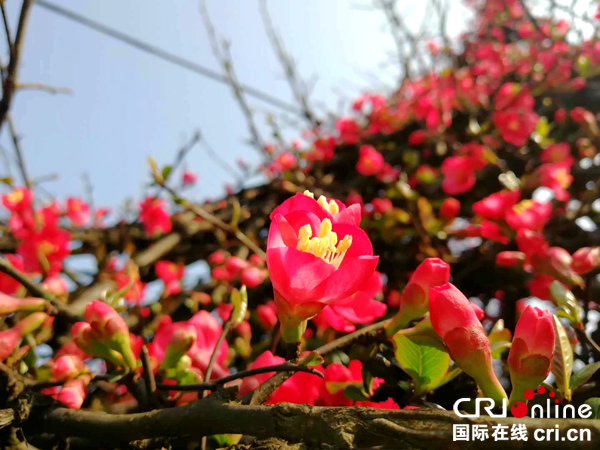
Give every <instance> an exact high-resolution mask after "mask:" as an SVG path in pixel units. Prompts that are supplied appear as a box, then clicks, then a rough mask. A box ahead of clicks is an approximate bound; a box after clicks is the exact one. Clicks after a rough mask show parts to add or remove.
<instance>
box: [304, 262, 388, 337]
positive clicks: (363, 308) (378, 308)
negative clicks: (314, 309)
mask: <svg viewBox="0 0 600 450" xmlns="http://www.w3.org/2000/svg"><path fill="white" fill-rule="evenodd" d="M382 287H383V283H382V281H381V274H380V273H379V272H377V271H376V272H374V273H373V275H372V276H371V278H370V279H369V281H367V283H366V284H365V285H364V286H363V287H362V288H361V290H359V291H358V292H357V293H356V294H354V295H352V296H351V297H348V298H347V299H345V300H340V301H338V302H336V303H335V304H333V305H331V306H326V307H325V308H324V309H323V311H321V312H320V313H319V314H317V315H316V316H315V318H314V321H315V323H316V324H317V326H319V327H321V328H328V327H329V326H331V327H332V328H333V329H334V330H337V331H342V332H345V333H349V332H352V331H354V330H356V326H355V325H354V324H356V323H360V324H367V323H373V322H374V321H375V320H376V319H378V318H379V317H381V316H383V315H384V314H385V311H386V310H387V305H386V304H385V303H382V302H379V301H377V300H375V299H374V297H375V296H376V295H377V294H379V293H380V292H381V288H382Z"/></svg>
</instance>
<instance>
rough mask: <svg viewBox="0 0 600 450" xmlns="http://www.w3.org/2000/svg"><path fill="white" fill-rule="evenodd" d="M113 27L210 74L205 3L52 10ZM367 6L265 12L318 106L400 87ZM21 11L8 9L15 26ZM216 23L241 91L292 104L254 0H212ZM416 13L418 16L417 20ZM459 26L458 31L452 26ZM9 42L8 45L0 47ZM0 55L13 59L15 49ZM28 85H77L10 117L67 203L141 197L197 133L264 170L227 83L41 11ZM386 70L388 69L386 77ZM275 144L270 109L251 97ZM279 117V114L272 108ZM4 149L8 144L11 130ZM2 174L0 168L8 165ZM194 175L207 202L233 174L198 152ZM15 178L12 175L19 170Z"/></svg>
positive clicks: (360, 0)
mask: <svg viewBox="0 0 600 450" xmlns="http://www.w3.org/2000/svg"><path fill="white" fill-rule="evenodd" d="M53 1H54V2H55V3H56V4H59V5H61V6H63V7H65V8H69V9H72V10H73V11H76V12H78V13H80V14H82V15H85V16H87V17H89V18H92V19H94V20H96V21H98V22H101V23H103V24H106V25H108V26H110V27H113V28H116V29H118V30H121V31H123V32H125V33H128V34H130V35H132V36H134V37H136V38H139V39H141V40H144V41H146V42H148V43H151V44H153V45H155V46H158V47H160V48H162V49H165V50H167V51H169V52H172V53H175V54H177V55H180V56H182V57H184V58H187V59H190V60H192V61H195V62H198V63H200V64H203V65H205V66H207V67H210V68H212V69H215V70H217V71H218V70H219V66H218V64H217V62H216V61H215V59H214V57H213V55H212V53H211V51H210V47H209V44H208V38H207V35H206V32H205V30H204V27H203V24H202V20H201V16H200V13H199V2H198V1H197V0H179V1H172V2H164V1H159V0H145V1H144V2H132V1H130V2H123V1H121V0H103V1H80V0H79V1H78V0H53ZM370 4H371V2H370V1H369V0H352V1H347V0H329V1H320V0H303V1H301V2H299V1H297V2H292V1H273V0H271V1H270V2H269V3H268V5H269V9H270V11H271V16H272V18H273V21H274V22H275V24H276V27H277V28H278V30H279V31H280V33H281V35H282V36H283V40H284V42H285V45H286V47H287V49H288V50H289V51H290V52H291V53H292V54H293V55H294V57H295V59H296V60H297V62H298V67H299V71H300V73H301V74H302V75H303V76H304V77H305V79H311V78H312V77H316V80H317V82H316V85H315V88H314V91H313V98H314V100H316V101H318V102H321V103H322V104H324V105H327V107H328V108H329V109H330V110H332V111H336V112H341V111H343V110H344V109H343V108H342V109H340V107H339V101H340V99H341V98H342V94H343V96H344V97H345V99H346V100H348V99H351V98H352V97H353V96H355V95H357V94H358V93H359V92H361V90H369V89H372V88H373V87H375V85H374V83H373V80H372V79H371V77H370V76H369V75H368V74H374V75H377V77H379V78H382V79H384V80H386V81H389V82H392V80H394V78H395V77H396V76H397V73H398V72H397V70H398V69H397V67H394V66H390V65H389V61H390V59H391V58H392V55H393V54H394V51H395V50H394V46H393V41H392V39H391V38H390V36H389V35H388V33H387V28H386V25H385V19H384V16H383V14H382V13H380V12H378V11H368V10H365V8H364V7H365V6H366V7H369V5H370ZM19 6H20V1H16V0H13V1H9V2H7V8H8V12H9V16H10V19H11V20H12V24H13V30H14V29H16V16H17V13H18V8H19ZM207 6H208V10H209V13H210V15H211V17H212V21H213V23H214V25H215V27H216V29H217V30H218V32H219V33H220V35H222V36H224V37H226V38H228V39H229V40H230V41H231V43H232V46H231V52H232V56H233V60H234V65H235V69H236V71H237V73H238V76H239V78H240V80H241V81H242V82H243V83H246V84H248V85H251V86H253V87H256V88H258V89H261V90H264V91H267V92H269V93H271V94H272V95H275V96H277V97H279V98H281V99H283V100H286V101H289V102H292V95H291V92H290V90H289V88H288V86H287V84H286V82H285V80H284V79H283V77H282V70H281V68H280V66H279V64H278V62H277V60H276V58H275V56H274V53H273V51H272V49H271V47H270V45H269V42H268V40H267V37H266V35H265V32H264V28H263V23H262V21H261V19H260V15H259V9H258V2H257V1H255V0H245V1H233V0H208V1H207ZM417 13H418V11H417ZM460 21H461V19H460V18H459V19H457V20H453V21H451V22H452V26H453V27H454V29H457V22H460ZM0 41H1V42H2V43H3V44H4V39H2V40H0ZM3 50H4V53H3V54H4V56H3V59H4V60H6V49H3ZM22 61H23V62H22V68H21V71H20V80H21V82H23V83H27V82H36V83H44V84H47V85H51V86H60V87H69V88H71V89H72V90H73V93H72V94H69V95H64V94H60V95H51V94H48V93H46V92H40V91H20V92H18V94H17V96H16V98H15V101H14V104H13V109H12V114H13V117H14V122H15V125H16V127H17V129H18V131H19V134H20V135H21V136H22V138H23V139H22V148H23V151H24V153H25V158H26V161H27V167H28V170H29V173H30V176H31V177H32V178H36V177H40V176H44V175H48V174H51V173H56V174H58V175H60V178H59V179H58V180H57V181H52V182H49V183H45V184H44V187H45V188H46V189H47V190H48V191H50V192H51V193H52V194H55V195H57V197H58V199H64V198H65V197H66V196H68V195H82V194H83V187H82V182H81V174H82V173H83V172H88V173H89V175H90V177H91V180H92V183H93V185H94V188H95V191H94V199H95V203H96V205H97V206H100V205H109V206H117V205H119V204H121V203H122V202H123V200H124V199H125V198H126V197H130V198H131V197H132V198H133V199H134V200H135V201H139V199H140V197H141V195H142V193H143V184H144V182H146V181H147V180H148V175H147V174H148V169H147V164H146V156H148V155H152V156H153V157H155V158H156V159H157V160H158V161H159V163H161V164H167V163H169V162H171V161H172V159H173V157H174V154H175V152H176V150H177V149H178V148H179V147H180V146H181V145H182V144H184V143H185V142H186V141H187V139H188V138H189V137H190V136H191V135H192V134H193V132H194V130H196V129H197V128H200V129H201V130H202V132H203V135H204V136H205V138H206V139H207V141H208V142H209V143H210V144H211V146H212V147H213V148H214V149H215V150H216V151H217V152H218V153H219V154H220V155H221V156H222V157H223V158H225V159H226V160H228V161H229V162H231V163H234V162H235V161H236V159H237V158H239V157H243V158H244V159H246V160H249V161H251V162H253V161H254V162H255V161H256V160H257V157H256V152H255V151H254V150H253V149H252V148H251V147H249V146H248V145H247V144H246V143H245V140H246V139H247V138H248V133H247V131H246V130H247V129H246V125H245V122H244V119H243V116H242V114H241V113H240V111H239V108H238V106H237V104H236V103H235V101H234V100H233V98H232V95H231V92H230V89H229V87H228V86H225V85H222V84H218V83H215V82H214V81H212V80H209V79H206V78H203V77H200V76H199V75H196V74H194V73H191V72H188V71H186V70H184V69H182V68H179V67H177V66H174V65H172V64H169V63H166V62H164V61H162V60H160V59H158V58H156V57H154V56H152V55H148V54H145V53H143V52H141V51H139V50H137V49H134V48H131V47H129V46H127V45H125V44H123V43H121V42H118V41H115V40H113V39H111V38H109V37H106V36H103V35H100V34H98V33H97V32H95V31H93V30H90V29H88V28H85V27H83V26H82V25H80V24H77V23H74V22H71V21H69V20H66V19H65V18H62V17H59V16H57V15H55V14H53V13H51V12H49V11H47V10H45V9H42V8H41V7H39V6H35V5H34V7H33V10H32V13H31V19H30V23H29V28H28V32H27V38H26V42H25V48H24V53H23V60H22ZM384 67H385V69H383V68H384ZM250 103H251V105H252V106H253V107H255V108H256V110H257V111H258V115H257V122H258V123H259V125H260V127H261V129H262V130H263V132H264V133H263V136H264V137H265V138H266V137H267V135H268V133H267V130H268V128H267V127H266V126H265V114H264V112H265V111H268V110H269V108H270V107H269V105H267V104H264V103H261V102H259V101H256V100H252V99H250ZM275 111H276V110H275ZM0 143H1V144H2V146H3V147H4V148H6V149H9V151H12V145H11V144H10V141H9V139H8V133H7V130H4V131H3V133H2V136H1V138H0ZM2 164H3V163H2ZM187 167H188V168H190V169H191V170H194V171H196V172H198V174H199V177H200V179H199V182H198V184H197V186H196V187H194V188H193V190H192V191H191V194H192V195H193V196H194V197H196V198H198V199H202V198H204V197H206V196H210V197H218V196H219V195H221V194H222V193H223V192H224V189H223V184H224V182H225V181H227V180H228V175H227V174H226V173H225V172H224V171H223V170H222V169H221V168H220V167H219V166H218V165H216V164H215V163H214V162H213V161H212V160H210V159H208V158H207V156H206V153H204V151H203V150H201V147H196V148H195V149H194V150H193V151H192V152H191V153H190V154H189V156H188V158H187ZM13 175H15V176H17V175H18V174H17V172H16V171H15V170H14V168H13Z"/></svg>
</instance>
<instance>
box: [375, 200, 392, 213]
mask: <svg viewBox="0 0 600 450" xmlns="http://www.w3.org/2000/svg"><path fill="white" fill-rule="evenodd" d="M371 206H373V211H375V212H376V213H379V214H385V213H387V212H389V211H391V210H392V209H394V204H393V203H392V201H391V200H390V199H389V198H374V199H373V200H371Z"/></svg>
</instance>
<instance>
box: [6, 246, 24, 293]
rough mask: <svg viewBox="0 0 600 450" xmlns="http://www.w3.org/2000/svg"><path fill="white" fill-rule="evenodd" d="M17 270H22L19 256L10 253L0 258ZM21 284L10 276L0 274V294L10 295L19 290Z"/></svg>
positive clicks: (21, 261) (21, 260)
mask: <svg viewBox="0 0 600 450" xmlns="http://www.w3.org/2000/svg"><path fill="white" fill-rule="evenodd" d="M2 257H3V258H6V260H7V261H8V262H9V263H10V264H11V265H12V266H13V267H14V268H15V269H17V270H23V259H22V258H21V257H20V256H19V255H13V254H11V253H8V254H5V255H3V256H2ZM20 287H21V283H19V282H18V281H17V280H15V279H14V278H13V277H11V276H10V275H6V274H4V273H0V292H4V293H5V294H8V295H12V294H14V293H15V292H17V291H18V290H19V288H20Z"/></svg>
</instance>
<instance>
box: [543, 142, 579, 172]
mask: <svg viewBox="0 0 600 450" xmlns="http://www.w3.org/2000/svg"><path fill="white" fill-rule="evenodd" d="M542 162H545V163H560V162H566V163H567V165H569V166H572V165H573V162H574V159H573V157H572V156H571V147H570V146H569V143H568V142H561V143H559V144H551V145H549V146H548V147H546V148H545V149H544V150H543V151H542Z"/></svg>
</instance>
